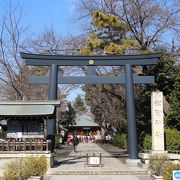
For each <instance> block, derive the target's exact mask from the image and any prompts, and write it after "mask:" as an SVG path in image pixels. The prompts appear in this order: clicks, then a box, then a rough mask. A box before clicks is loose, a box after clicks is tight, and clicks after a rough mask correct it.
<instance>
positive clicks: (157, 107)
mask: <svg viewBox="0 0 180 180" xmlns="http://www.w3.org/2000/svg"><path fill="white" fill-rule="evenodd" d="M151 118H152V153H164V123H163V93H162V92H160V91H155V92H152V94H151Z"/></svg>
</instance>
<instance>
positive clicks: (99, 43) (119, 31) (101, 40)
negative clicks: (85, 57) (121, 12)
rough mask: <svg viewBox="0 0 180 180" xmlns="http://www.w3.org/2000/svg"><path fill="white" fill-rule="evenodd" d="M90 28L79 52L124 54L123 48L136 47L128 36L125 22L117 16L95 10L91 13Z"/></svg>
mask: <svg viewBox="0 0 180 180" xmlns="http://www.w3.org/2000/svg"><path fill="white" fill-rule="evenodd" d="M91 24H92V30H90V31H89V37H88V38H87V40H86V42H87V43H86V46H85V47H84V48H82V49H81V51H80V53H81V54H124V50H126V49H129V48H134V47H137V46H135V44H134V40H133V38H131V37H128V32H129V29H128V27H127V24H126V23H125V22H123V21H121V20H120V19H119V18H118V16H116V15H113V14H109V13H103V12H101V11H99V10H96V11H94V12H93V13H92V22H91Z"/></svg>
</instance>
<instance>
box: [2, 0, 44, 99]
mask: <svg viewBox="0 0 180 180" xmlns="http://www.w3.org/2000/svg"><path fill="white" fill-rule="evenodd" d="M0 23H1V26H0V55H1V56H0V69H1V71H0V86H1V88H2V89H3V90H2V96H3V99H8V100H22V99H38V100H39V99H45V98H47V86H45V85H38V86H37V85H29V84H28V83H27V77H28V76H29V74H31V73H32V71H34V70H35V69H31V68H29V67H27V66H25V64H24V62H23V60H22V59H21V58H20V54H19V52H21V51H23V50H24V49H26V46H27V41H26V40H25V39H28V38H27V34H28V33H27V29H26V28H24V27H23V26H22V25H21V23H22V9H21V5H20V4H19V3H17V4H13V3H12V1H9V4H8V8H7V12H6V15H5V16H2V17H1V19H0ZM25 35H26V37H25Z"/></svg>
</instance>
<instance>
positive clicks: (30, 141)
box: [30, 140, 32, 151]
mask: <svg viewBox="0 0 180 180" xmlns="http://www.w3.org/2000/svg"><path fill="white" fill-rule="evenodd" d="M31 150H32V140H30V151H31Z"/></svg>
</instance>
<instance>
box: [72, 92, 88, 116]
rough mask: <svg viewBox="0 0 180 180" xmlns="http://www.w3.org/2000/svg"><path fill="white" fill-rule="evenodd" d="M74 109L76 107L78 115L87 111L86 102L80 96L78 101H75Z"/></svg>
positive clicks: (77, 98)
mask: <svg viewBox="0 0 180 180" xmlns="http://www.w3.org/2000/svg"><path fill="white" fill-rule="evenodd" d="M73 107H74V110H75V111H76V113H83V112H85V111H86V106H85V102H84V100H83V99H82V98H81V96H80V95H79V94H78V96H77V97H76V99H75V100H74V103H73Z"/></svg>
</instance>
